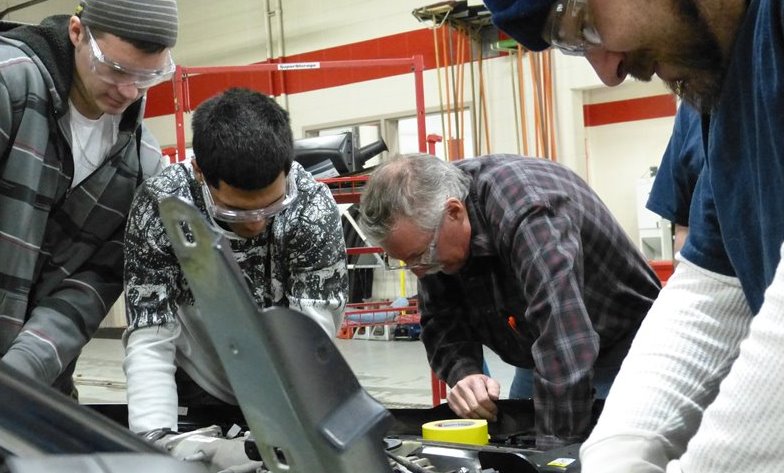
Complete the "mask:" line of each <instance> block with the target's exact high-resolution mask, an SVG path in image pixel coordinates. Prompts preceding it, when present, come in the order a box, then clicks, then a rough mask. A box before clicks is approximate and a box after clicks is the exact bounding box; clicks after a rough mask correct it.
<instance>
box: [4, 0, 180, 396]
mask: <svg viewBox="0 0 784 473" xmlns="http://www.w3.org/2000/svg"><path fill="white" fill-rule="evenodd" d="M177 29H178V20H177V4H176V1H175V0H84V1H82V2H81V3H80V4H79V5H78V7H77V10H76V13H75V14H74V15H70V16H68V15H58V16H52V17H49V18H46V19H44V20H43V21H42V22H41V24H40V25H12V24H6V23H0V31H3V32H2V33H0V64H2V65H3V66H2V67H1V68H0V83H2V84H3V87H2V90H3V93H2V94H0V111H2V112H0V156H1V158H0V189H5V190H6V191H4V192H0V235H2V237H1V238H0V314H2V316H3V317H2V319H3V324H2V325H0V354H1V355H2V362H3V364H5V365H7V366H11V367H13V368H15V369H17V370H18V371H20V372H22V373H24V374H26V375H29V376H32V377H33V378H36V379H38V380H40V381H43V382H44V383H46V384H52V385H54V386H55V387H56V388H58V389H60V390H61V391H63V392H64V393H66V394H70V395H72V396H74V397H76V395H77V393H76V390H75V388H74V385H73V381H72V376H71V375H72V373H73V370H74V367H75V364H76V358H77V356H78V355H79V353H80V351H81V348H82V347H83V346H84V345H85V344H86V343H87V341H88V340H89V339H90V338H91V337H92V335H93V333H94V332H95V330H96V329H97V328H98V325H99V323H100V322H101V320H102V319H103V318H104V317H105V316H106V313H107V312H108V309H109V308H110V307H111V306H112V304H113V303H114V301H115V300H116V299H117V297H118V296H119V295H120V292H121V291H122V278H121V274H122V268H123V251H122V244H121V243H120V242H121V241H122V236H123V232H124V229H125V223H126V218H127V215H128V211H129V209H130V206H131V202H132V200H133V195H134V193H135V190H136V188H137V187H138V186H139V184H140V183H141V182H142V181H143V180H144V179H145V178H147V177H149V176H152V175H154V174H157V173H158V172H160V170H161V169H162V167H163V160H162V157H161V153H160V146H159V144H158V143H157V141H156V140H155V138H154V137H153V136H152V134H151V133H149V131H148V130H147V129H146V128H145V127H144V125H143V124H142V118H143V113H144V96H145V95H144V94H145V92H146V90H147V89H148V88H149V87H151V86H153V85H155V84H157V83H159V82H161V81H165V80H167V79H168V78H169V77H170V76H171V73H172V71H173V70H174V63H173V62H172V57H171V52H170V51H171V48H172V47H173V46H174V45H175V42H176V40H177Z"/></svg>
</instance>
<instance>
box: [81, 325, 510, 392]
mask: <svg viewBox="0 0 784 473" xmlns="http://www.w3.org/2000/svg"><path fill="white" fill-rule="evenodd" d="M335 343H336V345H337V347H338V349H339V350H340V352H341V353H342V354H343V356H344V358H345V359H346V361H347V362H348V364H349V366H351V369H352V370H353V371H354V374H355V375H356V376H357V379H358V380H359V383H360V384H361V385H362V386H363V387H364V388H365V389H366V390H367V391H368V392H369V393H370V394H371V395H372V396H373V397H375V398H376V399H377V400H379V401H380V402H381V403H382V404H384V405H385V406H387V407H429V406H431V405H432V394H431V390H430V368H429V367H428V365H427V359H426V357H425V348H424V346H423V345H422V342H419V341H409V340H394V341H382V340H357V339H354V340H343V339H337V340H335ZM485 359H486V360H487V364H488V366H489V368H490V373H491V375H492V376H493V377H494V378H495V379H496V380H498V382H500V383H501V393H502V397H506V394H507V393H508V391H509V385H510V384H511V380H512V377H513V375H514V368H513V367H511V366H509V365H507V364H505V363H504V362H503V361H501V360H500V359H499V358H498V356H497V355H496V354H495V353H493V352H491V351H490V350H487V349H485ZM122 360H123V348H122V344H121V342H120V340H117V339H105V338H96V339H93V340H92V341H91V342H90V343H89V344H87V346H86V347H85V349H84V351H83V353H82V356H81V357H80V358H79V362H78V364H77V367H76V373H75V378H76V385H77V387H78V389H79V398H80V402H81V403H82V404H110V403H125V375H124V374H123V371H122Z"/></svg>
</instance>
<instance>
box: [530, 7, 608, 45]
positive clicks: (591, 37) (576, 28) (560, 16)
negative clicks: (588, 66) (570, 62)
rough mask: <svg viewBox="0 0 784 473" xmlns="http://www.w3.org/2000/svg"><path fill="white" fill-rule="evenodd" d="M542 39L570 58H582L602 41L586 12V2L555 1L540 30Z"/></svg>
mask: <svg viewBox="0 0 784 473" xmlns="http://www.w3.org/2000/svg"><path fill="white" fill-rule="evenodd" d="M542 38H543V39H544V40H545V41H547V42H548V43H550V45H551V46H554V47H556V48H558V49H560V50H561V51H562V52H563V53H564V54H568V55H570V56H584V55H585V52H586V50H588V49H590V48H591V47H597V46H601V44H602V39H601V38H600V37H599V32H598V31H597V30H596V25H594V23H593V19H592V18H591V12H590V11H589V10H588V2H587V0H557V1H556V2H555V3H553V6H552V8H551V9H550V14H549V15H548V16H547V21H546V22H545V24H544V28H543V29H542Z"/></svg>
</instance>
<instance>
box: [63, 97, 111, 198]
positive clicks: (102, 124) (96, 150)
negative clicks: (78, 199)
mask: <svg viewBox="0 0 784 473" xmlns="http://www.w3.org/2000/svg"><path fill="white" fill-rule="evenodd" d="M68 107H69V114H70V120H69V121H70V123H71V153H72V154H73V160H74V177H73V181H72V182H71V188H74V187H76V186H77V185H78V184H79V183H80V182H82V181H83V180H85V179H86V178H87V176H89V175H90V174H92V172H93V171H95V170H96V169H98V167H99V166H100V165H101V164H102V163H103V161H104V160H105V159H106V157H107V155H108V154H109V151H110V150H111V148H112V145H114V143H115V142H116V141H117V133H118V130H119V125H120V115H109V114H107V113H104V114H103V115H101V116H100V117H98V118H97V119H95V120H91V119H89V118H87V117H85V116H84V115H82V114H81V113H79V111H78V110H77V109H76V107H74V104H73V102H71V101H70V100H69V101H68Z"/></svg>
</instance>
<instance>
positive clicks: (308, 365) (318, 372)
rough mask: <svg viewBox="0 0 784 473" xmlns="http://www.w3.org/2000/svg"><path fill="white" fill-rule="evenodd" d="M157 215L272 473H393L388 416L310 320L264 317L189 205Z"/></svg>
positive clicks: (226, 250) (282, 313) (280, 314)
mask: <svg viewBox="0 0 784 473" xmlns="http://www.w3.org/2000/svg"><path fill="white" fill-rule="evenodd" d="M160 213H161V219H162V220H163V224H164V226H165V228H166V232H167V234H168V235H169V238H170V239H171V243H172V247H173V248H174V252H175V254H176V255H177V258H178V260H179V262H180V265H181V266H182V269H183V272H184V273H185V277H186V278H187V280H188V284H189V285H190V289H191V291H192V292H193V295H194V297H195V299H196V304H197V305H198V307H199V312H200V316H201V317H202V322H203V323H204V325H205V326H206V327H207V329H208V330H209V332H210V337H211V339H212V343H213V345H214V346H215V349H216V351H217V352H218V355H219V357H220V360H221V363H222V364H223V367H224V368H225V370H226V373H227V375H228V377H229V382H230V383H231V386H232V389H233V390H234V393H235V395H236V396H237V399H238V400H239V402H240V408H241V409H242V412H243V415H244V416H245V419H246V421H247V422H248V425H249V427H250V429H251V431H252V432H253V434H254V435H255V437H256V443H257V445H258V447H259V452H260V453H261V457H262V459H263V460H264V463H265V467H266V468H268V469H270V470H271V471H273V472H275V473H319V472H323V473H354V472H358V471H362V472H366V473H382V472H383V473H389V472H391V467H390V466H389V462H388V461H387V459H386V456H385V453H384V449H383V445H384V444H383V437H384V433H385V432H386V431H387V429H388V428H389V427H390V426H391V422H392V416H391V415H390V414H389V412H388V411H387V410H386V409H385V408H384V407H383V406H382V405H381V404H379V403H378V401H376V400H375V399H373V398H372V397H371V396H370V395H369V394H368V393H367V392H366V391H365V390H364V389H363V388H362V387H361V386H360V385H359V382H358V381H357V378H356V376H354V373H353V372H352V371H351V369H350V368H349V366H348V364H347V363H346V361H345V359H343V356H342V355H341V354H340V352H339V351H338V349H337V347H336V346H335V344H334V343H333V342H332V340H331V339H330V338H329V336H327V334H326V333H325V332H324V330H323V329H321V327H320V326H319V325H318V324H317V323H316V322H315V321H313V320H312V319H311V318H310V317H308V316H306V315H305V314H302V313H300V312H297V311H294V310H291V309H288V308H283V307H274V308H268V309H264V310H262V309H260V308H259V307H258V305H257V304H256V302H255V300H254V299H253V297H252V296H251V294H250V291H249V290H248V287H247V285H246V283H245V280H244V278H243V277H242V273H241V271H240V269H239V266H237V262H236V261H235V259H234V255H233V253H232V252H231V246H230V244H229V242H228V241H227V240H226V239H225V238H224V237H223V236H221V235H220V234H218V233H217V232H216V231H215V230H213V229H212V228H210V227H209V224H208V223H207V221H206V220H205V219H204V217H203V216H202V215H201V214H200V212H199V211H198V210H197V209H196V208H195V207H194V206H193V205H192V204H191V203H189V202H187V201H185V200H183V199H181V198H178V197H168V198H166V199H163V200H162V201H161V203H160Z"/></svg>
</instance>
